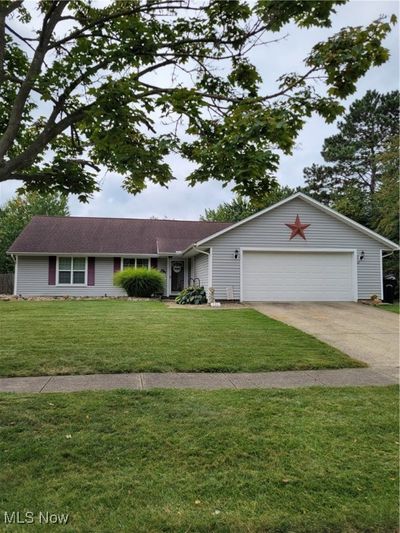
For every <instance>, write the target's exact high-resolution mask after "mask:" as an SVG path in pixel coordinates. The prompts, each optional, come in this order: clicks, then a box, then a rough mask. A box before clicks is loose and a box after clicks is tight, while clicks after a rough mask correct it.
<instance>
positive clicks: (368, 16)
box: [0, 0, 399, 220]
mask: <svg viewBox="0 0 400 533" xmlns="http://www.w3.org/2000/svg"><path fill="white" fill-rule="evenodd" d="M398 11H399V4H398V2H393V1H384V0H370V1H365V0H352V1H351V2H349V3H348V4H346V5H344V6H339V7H338V8H337V14H336V15H335V16H334V17H333V21H332V22H333V24H332V28H330V29H311V30H300V29H298V28H297V27H295V26H294V25H288V26H286V27H285V28H283V30H282V32H281V34H282V36H283V35H285V34H287V33H288V34H289V36H288V37H287V38H286V39H285V40H284V41H281V42H279V43H276V44H271V45H268V46H267V47H263V48H261V47H260V48H258V49H256V50H254V51H253V52H252V55H251V59H252V60H253V62H254V63H255V64H256V66H257V67H258V69H259V72H260V73H261V75H262V77H263V79H264V83H265V88H270V87H271V86H272V85H273V83H274V80H275V79H276V78H278V77H279V76H280V75H281V74H283V73H287V72H293V71H297V72H302V71H303V68H302V60H303V59H304V58H305V57H306V56H307V55H308V53H309V51H310V50H311V48H312V46H313V45H314V44H315V43H317V42H319V41H321V40H324V39H326V38H327V37H329V36H330V35H332V34H333V33H335V32H337V31H338V30H340V28H342V27H343V26H350V25H352V26H357V25H364V24H368V23H369V22H371V21H372V20H374V19H376V18H377V17H378V16H380V15H382V14H385V15H389V16H390V15H391V14H392V13H396V14H397V15H398ZM385 45H386V46H387V47H388V48H389V50H390V53H391V57H390V60H389V61H388V62H387V63H386V64H384V65H383V66H381V67H379V68H374V69H372V70H370V71H369V72H368V73H367V75H366V76H365V77H364V78H362V79H361V80H360V81H359V83H358V86H357V92H356V93H355V94H354V95H353V96H352V97H351V98H349V99H347V101H346V102H345V105H346V106H347V107H348V105H349V104H350V103H351V102H352V101H354V100H355V99H357V98H360V97H362V96H363V95H364V94H365V92H366V91H367V90H368V89H376V90H377V91H380V92H388V91H393V90H396V89H398V88H399V48H398V26H396V28H395V29H394V30H393V31H392V32H391V34H390V35H389V37H388V38H387V39H386V42H385ZM335 131H336V127H335V124H331V125H327V124H325V123H324V121H323V120H322V119H321V118H319V117H312V118H311V119H309V120H308V122H307V124H306V125H305V127H304V129H303V131H302V132H301V134H300V136H299V138H298V142H297V146H296V149H295V151H294V153H293V155H292V156H290V157H283V158H282V159H281V164H280V168H279V173H278V180H279V182H280V183H281V184H282V185H290V186H297V185H302V184H303V168H304V167H306V166H309V165H311V164H312V163H315V162H320V161H321V156H320V151H321V148H322V144H323V140H324V138H325V137H327V136H329V135H332V134H333V133H334V132H335ZM169 163H170V164H171V167H172V170H173V172H174V175H175V177H176V180H175V181H174V182H172V183H171V184H170V186H169V188H168V189H166V188H163V187H160V186H155V185H150V186H149V187H148V188H147V189H146V190H145V191H144V192H143V193H141V194H139V195H138V196H133V195H131V194H128V193H127V192H125V191H124V190H123V189H122V188H121V181H122V180H121V178H120V177H118V176H117V175H116V174H112V173H107V174H105V173H101V174H100V176H99V178H100V180H101V182H102V190H101V192H99V193H96V194H95V195H94V197H93V199H92V200H91V201H90V203H89V204H81V203H80V202H79V201H77V200H76V199H75V198H71V200H70V211H71V215H76V216H111V217H132V218H147V217H152V216H154V217H157V218H163V217H167V218H176V219H183V220H197V219H198V218H199V216H200V215H201V214H202V213H203V212H204V209H205V208H214V207H216V206H217V205H218V204H219V203H221V202H225V201H229V200H230V199H231V198H232V197H233V195H232V193H231V191H230V190H229V189H226V188H225V189H224V188H222V186H221V185H220V183H219V182H216V181H212V182H209V183H206V184H202V185H198V186H196V187H194V188H192V187H188V186H187V184H186V182H185V177H186V176H187V175H188V173H189V172H190V169H191V166H190V164H189V163H188V162H186V161H184V160H181V159H179V158H177V157H175V156H172V157H170V159H169ZM16 186H17V182H11V181H10V182H6V183H3V184H0V204H3V203H4V202H5V201H7V200H8V199H9V198H10V197H11V196H12V195H13V194H14V193H15V189H16Z"/></svg>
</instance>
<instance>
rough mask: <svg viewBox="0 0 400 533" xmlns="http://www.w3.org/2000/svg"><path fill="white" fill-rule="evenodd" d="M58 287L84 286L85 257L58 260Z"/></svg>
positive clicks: (60, 258)
mask: <svg viewBox="0 0 400 533" xmlns="http://www.w3.org/2000/svg"><path fill="white" fill-rule="evenodd" d="M57 279H58V284H59V285H85V284H86V257H59V258H58V278H57Z"/></svg>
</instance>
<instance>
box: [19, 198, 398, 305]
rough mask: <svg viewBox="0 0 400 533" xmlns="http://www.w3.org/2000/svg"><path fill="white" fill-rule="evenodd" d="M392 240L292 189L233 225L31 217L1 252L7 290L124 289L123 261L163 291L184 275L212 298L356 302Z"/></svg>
mask: <svg viewBox="0 0 400 533" xmlns="http://www.w3.org/2000/svg"><path fill="white" fill-rule="evenodd" d="M394 250H398V246H397V245H396V244H395V243H393V242H391V241H389V240H387V239H385V238H384V237H381V236H380V235H378V234H377V233H374V232H373V231H371V230H369V229H367V228H365V227H364V226H361V225H360V224H357V223H356V222H353V221H352V220H350V219H349V218H347V217H345V216H343V215H340V214H339V213H337V212H336V211H333V210H332V209H329V208H328V207H326V206H324V205H322V204H320V203H319V202H316V201H315V200H313V199H311V198H309V197H308V196H306V195H304V194H302V193H297V194H295V195H293V196H291V197H290V198H287V199H285V200H283V201H281V202H279V203H277V204H275V205H273V206H271V207H268V208H267V209H264V210H262V211H260V212H259V213H257V214H255V215H252V216H250V217H248V218H246V219H245V220H242V221H240V222H238V223H236V224H224V223H216V222H194V221H177V220H153V219H149V220H141V219H115V218H80V217H41V216H39V217H34V218H33V219H32V221H31V222H30V223H29V224H28V226H27V227H26V228H25V229H24V230H23V232H22V233H21V235H20V236H19V237H18V238H17V239H16V241H15V242H14V243H13V245H12V246H11V248H10V249H9V251H8V253H9V254H12V255H13V256H14V257H15V262H16V266H15V291H14V292H15V294H21V295H22V296H34V295H54V296H56V295H60V296H61V295H74V296H78V295H81V296H82V295H83V296H90V295H98V296H101V295H108V296H118V295H122V294H124V292H123V290H122V289H120V288H118V287H115V286H114V285H113V274H114V272H116V271H118V270H120V269H121V268H125V267H127V266H136V267H139V266H145V267H147V268H157V269H159V270H162V271H163V272H164V273H165V275H166V283H165V288H164V294H165V296H172V295H175V294H177V293H178V292H179V291H180V290H181V289H183V288H184V287H186V286H188V285H189V284H191V283H193V280H196V282H198V283H200V284H201V285H204V287H205V288H206V289H207V288H208V287H213V288H214V289H215V297H216V299H217V300H226V299H235V300H240V301H356V300H358V299H363V298H369V297H370V296H371V295H373V294H377V295H378V296H382V254H383V253H391V252H393V251H394Z"/></svg>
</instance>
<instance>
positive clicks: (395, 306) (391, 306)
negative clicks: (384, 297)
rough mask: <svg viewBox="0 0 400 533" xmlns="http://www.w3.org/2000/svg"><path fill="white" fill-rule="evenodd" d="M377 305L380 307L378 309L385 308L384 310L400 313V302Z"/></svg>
mask: <svg viewBox="0 0 400 533" xmlns="http://www.w3.org/2000/svg"><path fill="white" fill-rule="evenodd" d="M377 307H378V309H383V310H384V311H390V312H391V313H397V314H400V304H399V302H396V303H394V304H384V305H378V306H377Z"/></svg>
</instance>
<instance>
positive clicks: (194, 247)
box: [193, 244, 210, 256]
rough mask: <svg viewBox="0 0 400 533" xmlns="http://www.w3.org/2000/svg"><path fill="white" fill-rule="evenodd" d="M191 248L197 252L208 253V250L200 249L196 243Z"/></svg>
mask: <svg viewBox="0 0 400 533" xmlns="http://www.w3.org/2000/svg"><path fill="white" fill-rule="evenodd" d="M193 249H194V250H196V251H197V252H199V254H204V255H207V256H209V255H210V252H206V251H204V250H200V248H199V247H198V246H197V244H194V245H193Z"/></svg>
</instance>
